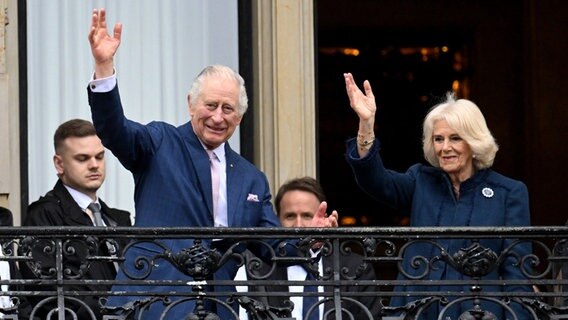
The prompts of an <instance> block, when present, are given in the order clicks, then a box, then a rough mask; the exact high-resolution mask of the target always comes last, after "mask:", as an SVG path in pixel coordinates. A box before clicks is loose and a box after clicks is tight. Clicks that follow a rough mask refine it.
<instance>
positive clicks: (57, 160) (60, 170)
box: [53, 154, 65, 175]
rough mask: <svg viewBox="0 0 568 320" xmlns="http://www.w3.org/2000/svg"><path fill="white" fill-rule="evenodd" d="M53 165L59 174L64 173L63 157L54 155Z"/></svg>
mask: <svg viewBox="0 0 568 320" xmlns="http://www.w3.org/2000/svg"><path fill="white" fill-rule="evenodd" d="M53 165H54V166H55V170H57V175H62V174H63V173H64V172H65V168H64V166H63V159H62V158H61V156H60V155H58V154H56V155H54V156H53Z"/></svg>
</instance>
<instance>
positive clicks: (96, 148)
mask: <svg viewBox="0 0 568 320" xmlns="http://www.w3.org/2000/svg"><path fill="white" fill-rule="evenodd" d="M53 140H54V147H55V155H54V156H53V163H54V165H55V169H56V171H57V176H58V177H59V179H58V181H57V183H56V184H55V186H54V187H53V190H51V191H49V192H47V193H46V194H45V196H43V197H40V199H39V200H37V201H35V202H33V203H32V204H30V205H29V207H28V211H27V215H26V216H25V218H24V221H23V222H22V226H84V227H89V226H109V227H113V226H131V225H132V223H131V220H130V213H129V212H127V211H123V210H118V209H113V208H110V207H109V206H107V205H106V204H105V203H104V202H103V201H102V200H101V199H100V198H99V197H98V196H97V190H98V189H99V188H100V187H101V185H102V184H103V182H104V180H105V148H104V147H103V144H102V143H101V140H100V139H99V137H98V136H97V135H96V131H95V127H94V126H93V124H92V123H90V122H89V121H86V120H82V119H73V120H69V121H67V122H64V123H63V124H61V125H60V126H59V127H58V128H57V130H56V131H55V134H54V139H53ZM93 204H94V205H96V206H98V209H99V211H100V212H99V214H100V218H101V220H102V222H101V221H100V220H97V212H95V211H97V210H95V209H94V207H92V205H93ZM92 208H93V209H92ZM97 221H98V222H97ZM36 240H37V241H38V242H36V243H35V244H34V245H33V246H31V247H29V250H27V251H26V252H24V254H25V255H28V256H32V257H33V258H34V259H33V260H34V261H30V262H28V263H22V264H21V266H20V269H21V272H22V275H23V276H24V278H28V279H35V278H38V277H40V278H43V277H46V275H45V274H44V275H43V276H42V275H39V274H37V271H38V270H36V273H34V271H32V270H34V269H37V268H38V267H40V269H41V270H42V271H47V270H48V269H49V268H50V267H55V256H54V254H52V253H50V252H45V251H44V250H43V248H44V246H45V247H49V246H50V245H51V242H50V241H51V240H50V239H36ZM76 244H77V246H76V247H75V249H76V250H75V252H74V254H64V268H69V270H71V272H72V274H71V275H68V276H69V277H74V276H77V275H79V274H80V272H83V271H84V272H85V273H84V274H83V275H82V276H80V277H79V279H90V280H95V279H97V280H112V279H114V278H115V276H116V265H115V264H113V263H112V262H105V261H91V262H90V263H87V261H88V260H87V259H86V258H87V257H88V256H89V255H92V252H88V250H83V249H84V247H83V246H82V245H80V244H79V243H76ZM106 244H110V242H106ZM123 246H124V243H123V242H119V243H118V247H119V248H115V249H116V250H120V248H122V247H123ZM98 247H99V249H100V250H102V251H101V252H98V253H97V254H98V255H102V256H104V255H107V256H108V255H109V254H112V252H110V251H111V250H112V249H111V248H109V247H108V246H107V245H100V246H98ZM24 248H25V247H24ZM38 260H39V261H41V264H37V261H38ZM83 267H87V269H85V270H81V268H83ZM47 279H53V276H47ZM30 289H33V290H54V288H49V287H46V286H38V287H34V288H30ZM109 289H110V286H106V285H70V286H68V287H66V290H80V291H102V290H109ZM49 298H50V297H45V296H36V297H30V303H32V305H36V304H38V303H39V302H41V301H42V300H44V299H49ZM99 298H100V297H99V296H96V295H93V296H79V297H78V299H81V300H82V301H83V302H84V303H85V304H86V305H84V304H81V303H76V302H72V301H71V300H69V301H66V307H69V309H70V310H72V311H73V312H76V314H77V316H78V318H79V319H91V315H90V311H93V313H94V315H95V317H96V319H100V318H102V316H101V314H100V304H99ZM56 302H57V301H56V300H55V301H53V303H48V304H45V305H42V306H41V307H40V308H39V310H34V312H36V313H35V314H36V315H38V316H39V317H40V318H41V319H45V317H46V315H47V313H48V312H50V311H53V310H54V308H57V304H56ZM89 310H90V311H89ZM66 317H67V318H72V317H71V315H70V314H67V313H66Z"/></svg>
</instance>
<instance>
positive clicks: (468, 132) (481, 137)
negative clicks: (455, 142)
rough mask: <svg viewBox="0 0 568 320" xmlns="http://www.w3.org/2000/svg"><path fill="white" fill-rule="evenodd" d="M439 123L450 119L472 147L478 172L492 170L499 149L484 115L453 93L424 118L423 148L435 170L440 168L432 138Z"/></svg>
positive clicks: (469, 102) (451, 124)
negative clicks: (479, 170)
mask: <svg viewBox="0 0 568 320" xmlns="http://www.w3.org/2000/svg"><path fill="white" fill-rule="evenodd" d="M439 120H446V122H447V123H448V125H449V126H450V127H451V128H452V129H454V130H455V131H456V132H457V133H458V135H459V136H460V137H461V138H462V139H464V141H465V142H466V143H467V144H468V145H469V147H470V148H471V151H472V152H473V165H474V167H475V168H476V169H485V168H490V167H491V166H492V165H493V161H494V160H495V155H496V154H497V151H498V150H499V146H498V145H497V142H496V141H495V138H494V137H493V135H492V134H491V131H490V130H489V128H488V127H487V123H486V122H485V117H484V116H483V113H481V110H479V107H478V106H477V105H476V104H475V103H473V102H472V101H470V100H466V99H458V100H456V98H455V95H454V93H452V92H448V93H447V94H446V101H444V102H442V103H440V104H438V105H435V106H434V107H432V108H431V109H430V111H429V112H428V114H427V115H426V118H425V119H424V125H423V135H422V147H423V151H424V158H425V159H426V161H428V162H429V163H430V164H431V165H433V166H434V167H440V163H439V162H438V157H437V156H436V151H435V150H434V142H433V137H432V133H433V131H434V124H435V123H436V122H437V121H439Z"/></svg>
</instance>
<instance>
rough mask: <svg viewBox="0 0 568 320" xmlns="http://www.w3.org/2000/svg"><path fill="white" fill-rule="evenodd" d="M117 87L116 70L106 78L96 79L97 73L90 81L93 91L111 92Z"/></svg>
mask: <svg viewBox="0 0 568 320" xmlns="http://www.w3.org/2000/svg"><path fill="white" fill-rule="evenodd" d="M114 87H116V71H115V72H114V73H113V74H112V75H111V76H108V77H106V78H100V79H95V73H94V72H93V75H92V76H91V80H90V81H89V88H90V89H91V91H92V92H109V91H111V90H112V89H114Z"/></svg>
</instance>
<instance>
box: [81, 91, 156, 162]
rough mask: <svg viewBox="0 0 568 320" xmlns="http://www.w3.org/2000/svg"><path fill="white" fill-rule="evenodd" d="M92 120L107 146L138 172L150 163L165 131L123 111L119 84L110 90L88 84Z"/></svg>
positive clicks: (121, 160)
mask: <svg viewBox="0 0 568 320" xmlns="http://www.w3.org/2000/svg"><path fill="white" fill-rule="evenodd" d="M87 92H88V96H89V105H90V106H91V115H92V119H93V124H94V126H95V128H96V130H97V135H98V136H99V137H100V138H101V141H102V143H103V145H104V146H105V147H107V148H108V149H109V150H111V151H112V153H113V154H114V155H115V156H116V157H117V158H118V160H119V161H120V162H121V163H122V165H123V166H124V167H125V168H126V169H128V170H129V171H131V172H137V171H139V170H140V169H141V167H142V166H143V165H144V164H146V163H148V159H149V158H150V157H152V155H153V154H154V152H155V148H156V146H158V145H159V143H160V141H161V138H162V135H161V134H160V133H161V132H160V130H157V127H155V126H150V125H143V124H140V123H138V122H135V121H132V120H129V119H127V118H126V116H125V115H124V110H123V108H122V103H121V101H120V93H119V91H118V85H116V86H115V87H114V88H113V89H112V90H111V91H109V92H92V91H91V90H90V88H87Z"/></svg>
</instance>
